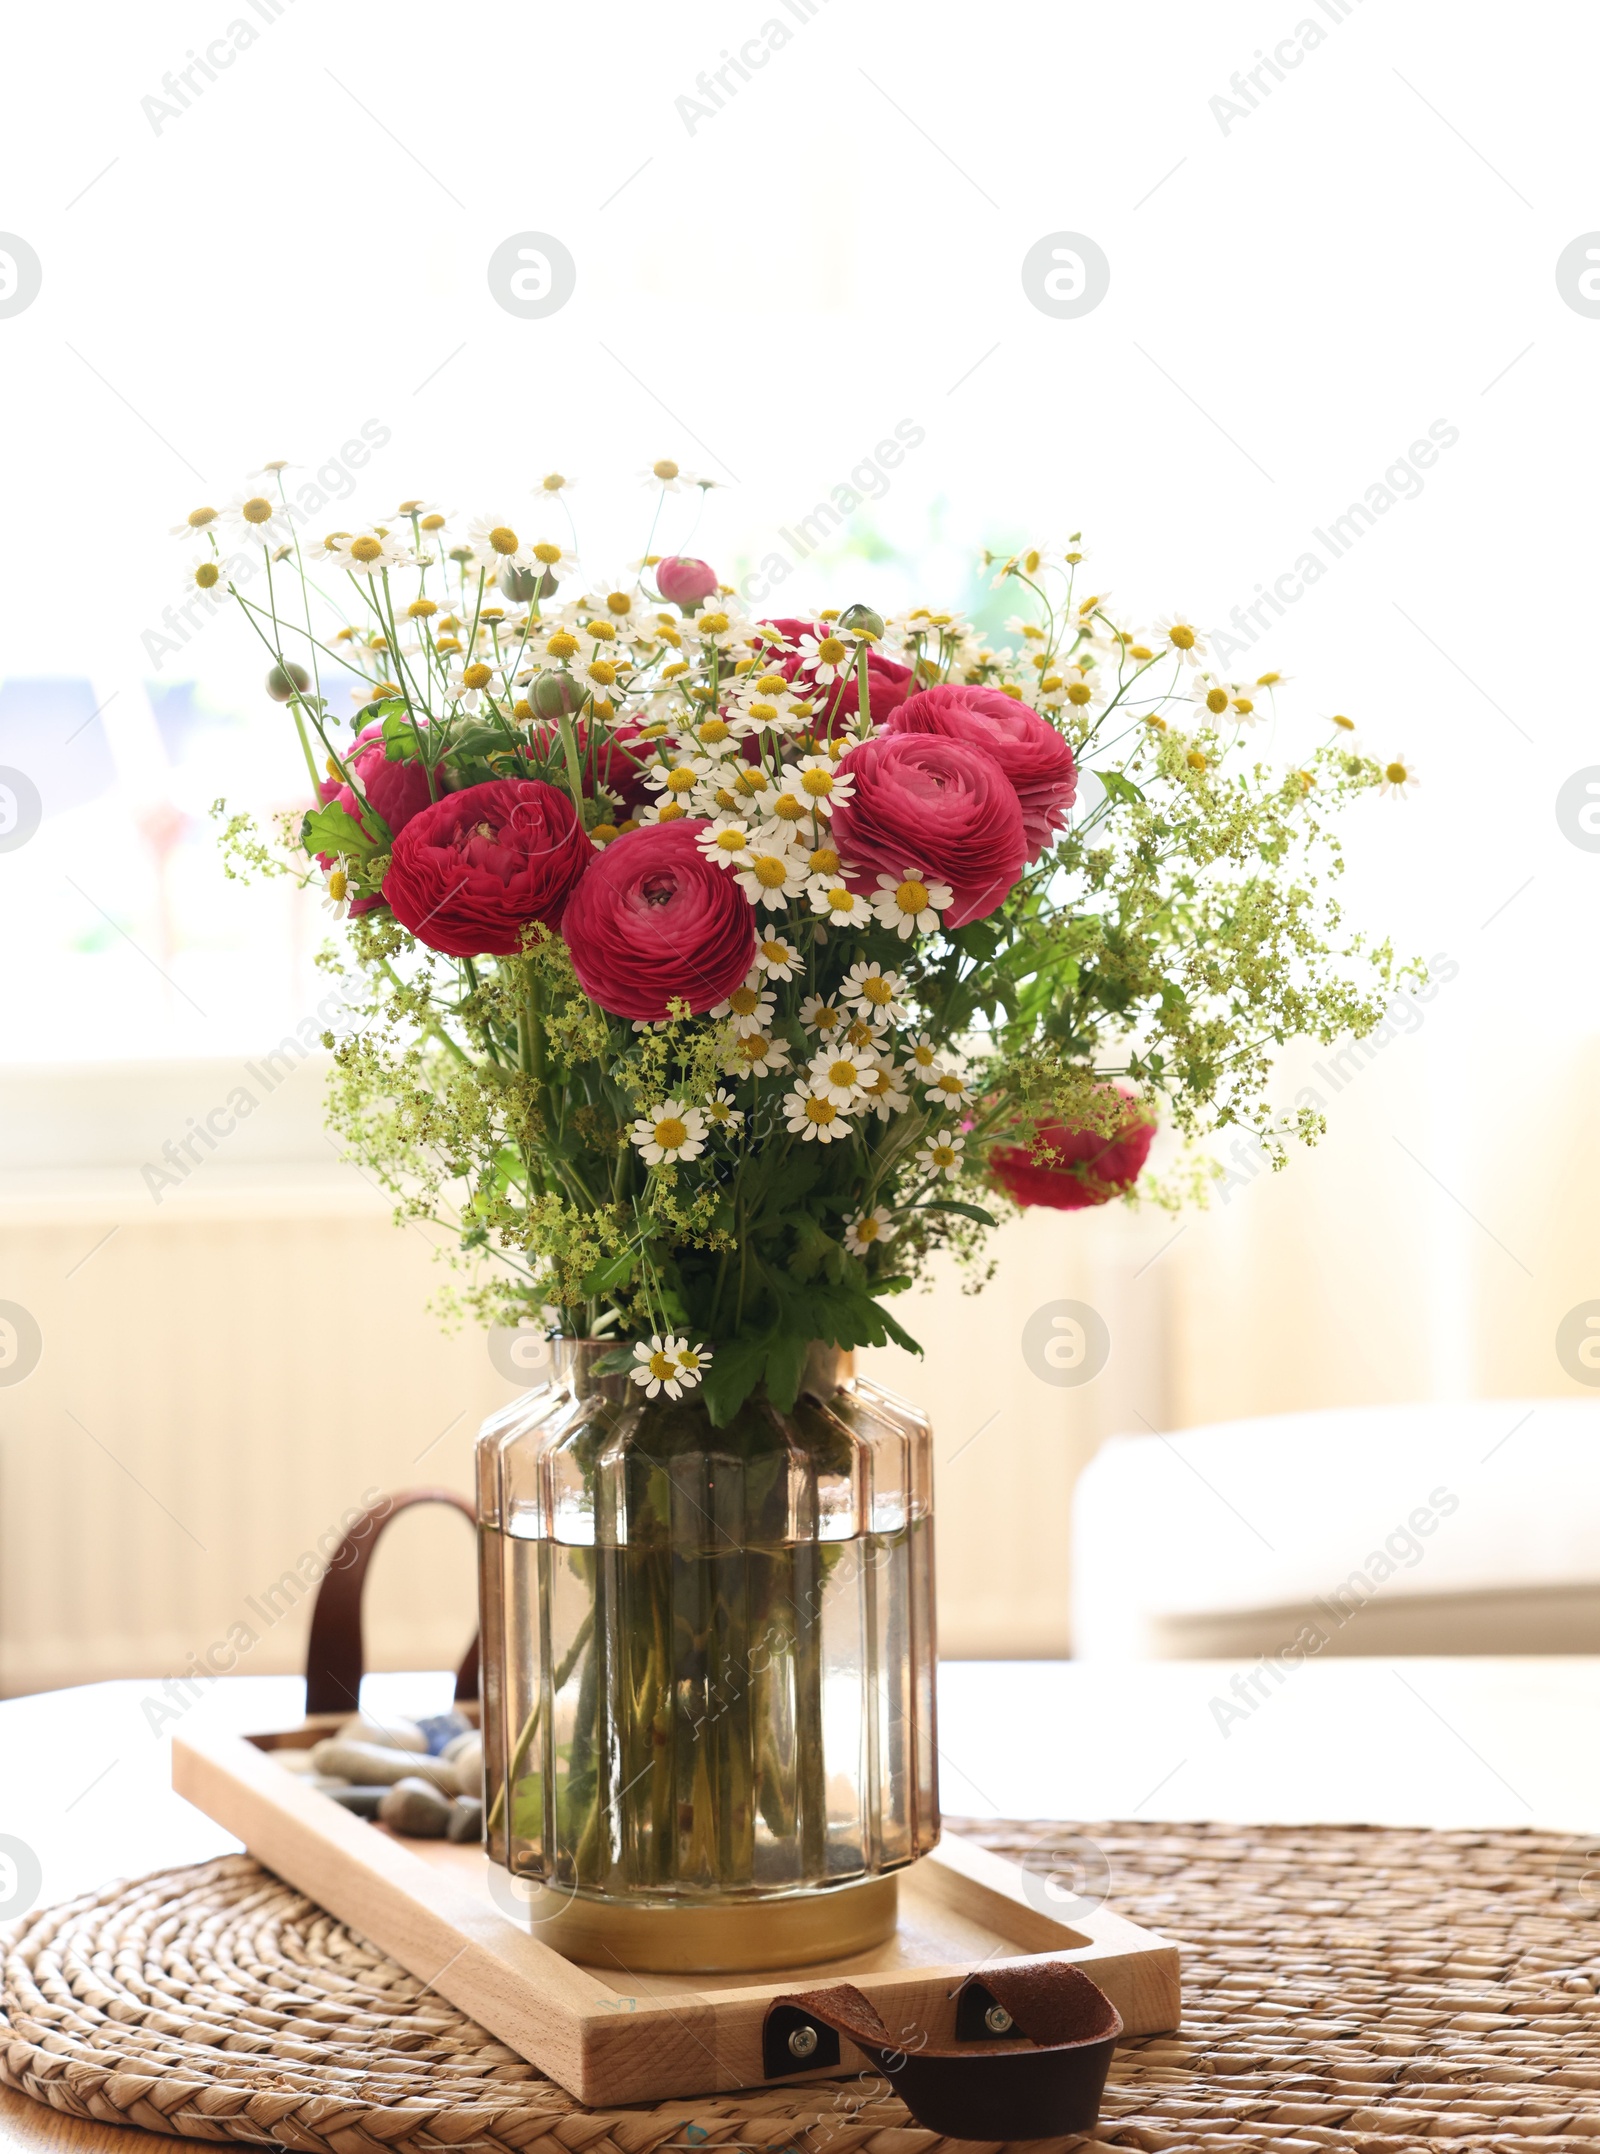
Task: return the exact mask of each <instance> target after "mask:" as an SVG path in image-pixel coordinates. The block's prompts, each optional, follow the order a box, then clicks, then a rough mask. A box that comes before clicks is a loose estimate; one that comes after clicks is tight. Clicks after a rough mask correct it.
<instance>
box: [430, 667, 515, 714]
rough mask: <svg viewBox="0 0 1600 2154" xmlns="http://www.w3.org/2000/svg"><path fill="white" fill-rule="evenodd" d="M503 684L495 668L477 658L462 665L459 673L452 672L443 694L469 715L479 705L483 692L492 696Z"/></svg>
mask: <svg viewBox="0 0 1600 2154" xmlns="http://www.w3.org/2000/svg"><path fill="white" fill-rule="evenodd" d="M504 685H505V683H504V678H503V676H502V675H501V674H500V673H499V672H498V671H497V670H496V668H495V667H493V666H486V665H484V664H483V662H482V661H481V660H479V661H477V662H475V663H474V664H472V665H470V666H463V667H462V669H461V671H460V672H459V673H453V674H452V675H451V676H450V678H449V680H448V681H446V683H445V694H446V695H447V696H448V697H449V698H450V700H451V702H452V703H454V704H455V705H456V706H457V707H458V708H459V709H461V710H464V711H466V712H468V713H469V715H470V714H471V713H473V712H475V711H477V710H478V709H479V708H480V707H481V705H482V703H483V699H484V696H485V694H488V695H489V696H491V697H493V696H494V695H496V694H498V693H500V692H501V691H502V690H503V688H504Z"/></svg>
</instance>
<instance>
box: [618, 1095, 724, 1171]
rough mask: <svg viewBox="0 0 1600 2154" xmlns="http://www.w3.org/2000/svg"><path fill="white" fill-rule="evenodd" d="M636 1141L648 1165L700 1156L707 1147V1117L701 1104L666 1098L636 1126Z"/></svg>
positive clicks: (634, 1136)
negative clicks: (692, 1104) (694, 1105)
mask: <svg viewBox="0 0 1600 2154" xmlns="http://www.w3.org/2000/svg"><path fill="white" fill-rule="evenodd" d="M632 1135H633V1142H634V1143H635V1144H636V1145H637V1146H638V1147H639V1151H640V1154H641V1156H642V1157H643V1159H644V1161H645V1164H646V1165H647V1166H651V1167H658V1166H661V1165H663V1164H664V1163H665V1164H670V1163H671V1162H672V1161H673V1160H678V1159H698V1158H699V1156H700V1154H701V1153H702V1152H703V1151H704V1150H705V1148H706V1118H705V1116H704V1115H703V1114H702V1113H701V1112H700V1109H699V1108H698V1107H686V1106H685V1105H684V1103H683V1101H682V1100H677V1099H664V1100H663V1101H662V1102H661V1104H660V1106H659V1107H656V1108H654V1109H653V1110H652V1111H651V1112H650V1113H649V1114H647V1115H645V1116H643V1117H642V1118H641V1119H640V1120H639V1121H637V1122H635V1123H634V1125H633V1132H632Z"/></svg>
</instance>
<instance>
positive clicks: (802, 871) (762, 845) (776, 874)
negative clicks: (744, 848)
mask: <svg viewBox="0 0 1600 2154" xmlns="http://www.w3.org/2000/svg"><path fill="white" fill-rule="evenodd" d="M734 873H735V875H736V876H737V877H738V881H739V887H740V889H741V890H743V892H744V894H745V896H746V897H747V898H748V899H749V900H750V902H751V904H752V905H757V906H760V905H765V906H768V907H769V908H770V909H772V910H773V911H777V910H778V909H779V908H780V907H782V906H785V905H787V904H788V902H789V900H790V899H791V898H792V897H795V896H797V895H798V894H799V892H800V891H801V890H802V889H804V887H805V881H806V864H805V861H804V859H803V858H802V857H801V856H800V855H799V854H798V853H796V852H793V851H792V850H791V849H790V846H789V834H788V832H787V830H786V829H785V828H784V826H783V824H781V823H770V824H768V825H767V826H766V828H765V829H763V830H762V831H761V832H760V834H759V835H757V836H752V837H751V839H750V844H749V849H748V852H747V855H746V858H745V862H744V865H743V866H742V867H738V868H736V869H735V870H734Z"/></svg>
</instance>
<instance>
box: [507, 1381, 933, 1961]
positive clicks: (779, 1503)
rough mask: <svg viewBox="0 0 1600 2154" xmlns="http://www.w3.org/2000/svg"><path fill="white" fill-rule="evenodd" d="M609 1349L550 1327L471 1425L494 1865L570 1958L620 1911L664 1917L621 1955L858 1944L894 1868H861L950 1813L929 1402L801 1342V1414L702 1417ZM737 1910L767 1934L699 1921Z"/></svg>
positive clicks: (765, 1951) (766, 1410) (636, 1931)
mask: <svg viewBox="0 0 1600 2154" xmlns="http://www.w3.org/2000/svg"><path fill="white" fill-rule="evenodd" d="M608 1352H610V1353H611V1354H612V1356H613V1358H614V1357H615V1349H614V1348H608V1347H606V1346H604V1345H592V1344H588V1343H584V1342H581V1341H580V1342H570V1341H556V1342H553V1344H552V1347H551V1368H550V1375H549V1378H548V1381H546V1382H544V1383H543V1384H540V1385H538V1386H537V1387H536V1388H534V1389H533V1390H531V1391H529V1392H526V1393H525V1394H524V1395H523V1396H522V1397H521V1398H519V1399H517V1400H515V1401H513V1403H512V1404H511V1405H510V1406H508V1407H506V1408H505V1409H504V1410H503V1411H502V1412H500V1413H498V1414H496V1415H495V1416H493V1417H492V1418H491V1419H490V1420H489V1421H488V1422H487V1423H486V1424H485V1425H484V1429H483V1432H482V1434H481V1435H480V1437H479V1439H478V1509H479V1536H480V1539H479V1547H480V1573H479V1577H480V1594H481V1603H482V1619H483V1660H484V1686H483V1695H484V1720H485V1746H484V1747H485V1770H486V1780H487V1794H488V1805H489V1818H488V1827H489V1831H488V1839H489V1854H490V1859H491V1860H492V1861H494V1862H497V1863H501V1864H503V1865H504V1866H505V1867H506V1868H507V1869H508V1870H509V1871H510V1872H511V1873H512V1874H513V1876H515V1877H517V1878H524V1879H538V1880H542V1881H544V1883H545V1885H546V1886H548V1887H552V1888H555V1889H556V1891H557V1894H558V1897H559V1899H560V1901H561V1904H562V1906H563V1907H564V1908H565V1909H566V1910H567V1915H566V1927H567V1929H568V1930H571V1929H572V1928H573V1926H574V1925H577V1928H578V1930H580V1931H582V1932H583V1935H581V1936H579V1938H578V1944H577V1950H578V1952H579V1953H580V1954H581V1951H582V1949H583V1944H584V1937H589V1938H590V1941H593V1938H594V1937H595V1936H603V1935H604V1934H605V1933H604V1929H603V1918H604V1916H605V1912H606V1910H607V1909H608V1908H610V1909H617V1908H621V1909H624V1910H628V1909H631V1910H635V1911H643V1910H649V1911H651V1913H652V1914H653V1915H654V1916H655V1917H656V1918H657V1919H655V1921H654V1922H653V1924H651V1923H645V1924H643V1925H640V1924H637V1923H636V1924H635V1925H634V1927H633V1928H632V1929H631V1930H630V1931H629V1932H628V1943H629V1946H630V1949H631V1950H632V1952H633V1953H634V1954H635V1958H634V1959H633V1961H632V1962H630V1963H631V1964H638V1965H644V1964H648V1963H651V1960H652V1956H654V1964H658V1965H669V1964H670V1965H676V1966H690V1965H695V1964H704V1965H711V1966H717V1965H720V1966H734V1965H743V1964H749V1965H780V1964H784V1963H785V1962H786V1961H788V1962H791V1963H792V1962H793V1961H794V1960H795V1959H796V1957H800V1958H803V1957H805V1956H807V1955H808V1954H809V1955H810V1956H812V1957H825V1956H827V1954H828V1952H829V1951H830V1950H833V1949H836V1948H839V1947H840V1946H841V1945H842V1946H846V1947H851V1946H854V1945H856V1944H859V1942H861V1941H862V1940H863V1939H867V1938H868V1933H869V1932H870V1933H871V1934H873V1935H877V1934H881V1933H882V1932H883V1930H884V1929H885V1928H886V1927H892V1924H893V1919H894V1910H893V1887H892V1885H887V1886H885V1885H882V1884H880V1885H879V1886H878V1888H877V1890H876V1893H875V1895H874V1896H873V1898H872V1901H871V1907H870V1909H869V1906H868V1902H867V1900H866V1899H865V1898H863V1897H860V1896H852V1895H853V1888H859V1887H863V1886H869V1885H871V1884H872V1882H873V1881H874V1880H886V1879H888V1878H890V1877H891V1876H892V1873H893V1872H895V1871H896V1870H898V1869H900V1868H903V1867H904V1866H905V1865H906V1864H908V1863H910V1862H912V1861H914V1860H915V1859H916V1857H917V1856H919V1855H922V1854H925V1853H926V1852H927V1850H928V1849H929V1848H930V1847H932V1846H933V1844H934V1842H935V1841H936V1840H937V1838H938V1834H939V1811H938V1791H937V1778H936V1769H935V1747H934V1650H935V1648H934V1614H933V1546H932V1533H933V1519H932V1490H931V1480H932V1476H931V1444H930V1437H929V1430H928V1425H927V1423H926V1421H925V1420H923V1419H922V1417H921V1416H920V1415H919V1414H917V1413H916V1411H915V1410H914V1409H913V1408H911V1407H909V1406H907V1405H906V1404H905V1403H904V1402H903V1401H901V1400H898V1399H896V1398H894V1397H892V1396H891V1395H890V1394H888V1393H887V1392H884V1391H880V1390H879V1389H878V1388H877V1386H876V1385H874V1384H871V1383H868V1382H866V1381H865V1380H863V1379H862V1378H859V1377H854V1376H845V1375H843V1374H842V1372H841V1366H840V1359H839V1357H838V1356H837V1355H836V1354H832V1353H828V1352H825V1351H822V1350H814V1351H813V1353H812V1355H811V1356H810V1359H809V1361H808V1365H807V1371H806V1379H805V1382H804V1384H803V1386H802V1389H801V1393H800V1397H799V1398H798V1400H797V1401H796V1403H795V1405H794V1407H793V1408H792V1409H790V1410H789V1411H787V1412H779V1411H778V1410H776V1409H775V1408H774V1407H773V1406H772V1405H771V1404H770V1403H769V1402H767V1401H766V1400H765V1398H764V1397H762V1396H761V1395H759V1394H758V1395H757V1396H756V1397H754V1398H752V1399H751V1400H750V1401H749V1402H747V1404H746V1405H745V1406H744V1407H743V1408H742V1409H741V1410H740V1412H739V1413H738V1414H737V1415H736V1416H735V1417H734V1419H733V1420H732V1422H731V1423H730V1424H729V1426H728V1427H726V1428H722V1429H716V1428H713V1427H712V1425H711V1421H710V1417H709V1415H708V1414H707V1412H706V1409H705V1405H704V1403H703V1400H702V1399H701V1397H700V1395H699V1394H698V1393H697V1392H689V1393H686V1394H685V1395H684V1396H683V1397H682V1398H680V1399H677V1400H671V1399H668V1398H667V1397H666V1396H665V1395H662V1396H660V1397H657V1398H655V1399H647V1398H645V1396H644V1395H643V1393H642V1391H641V1390H640V1388H639V1387H638V1386H637V1385H636V1384H634V1383H632V1382H631V1381H630V1380H629V1379H628V1377H627V1376H626V1375H601V1374H599V1373H598V1371H597V1368H596V1364H597V1363H598V1362H599V1361H600V1360H601V1359H602V1357H603V1356H604V1355H606V1354H607V1353H608ZM820 1896H826V1897H827V1899H828V1900H829V1901H834V1900H835V1899H836V1901H837V1905H836V1907H835V1908H834V1910H833V1916H832V1917H830V1915H829V1912H828V1910H827V1909H826V1908H819V1907H818V1906H817V1905H816V1904H815V1903H817V1902H818V1901H819V1897H820ZM545 1897H546V1899H548V1897H549V1896H548V1894H547V1895H546V1896H545ZM797 1899H804V1900H806V1901H807V1902H810V1903H813V1904H812V1905H811V1907H810V1909H809V1911H808V1912H807V1913H806V1915H805V1916H804V1918H803V1919H800V1920H799V1921H798V1922H797V1923H794V1924H791V1926H790V1930H789V1931H785V1929H784V1927H783V1924H782V1920H781V1906H782V1904H783V1903H793V1902H794V1901H796V1900H797ZM738 1908H742V1909H744V1910H745V1911H746V1913H747V1914H748V1913H749V1912H750V1911H753V1910H754V1911H759V1912H761V1914H762V1916H763V1928H762V1931H761V1933H760V1937H759V1938H756V1937H755V1933H754V1932H752V1930H751V1927H750V1925H749V1923H748V1922H746V1923H745V1924H744V1926H743V1928H742V1930H741V1929H740V1928H739V1926H738V1925H737V1924H730V1923H729V1922H727V1921H724V1922H722V1923H721V1924H720V1926H719V1925H718V1924H717V1923H715V1922H711V1923H709V1924H708V1922H707V1920H706V1917H707V1916H708V1915H709V1914H711V1913H713V1912H715V1911H717V1910H730V1909H738ZM672 1910H678V1911H679V1912H684V1911H689V1910H694V1911H696V1913H697V1915H698V1917H699V1918H700V1919H699V1921H698V1925H697V1927H696V1928H695V1930H694V1936H695V1937H696V1938H698V1939H699V1940H700V1942H699V1943H698V1944H695V1943H690V1942H685V1940H686V1939H688V1938H689V1937H690V1930H689V1929H688V1928H687V1927H686V1926H685V1925H684V1924H682V1923H678V1924H673V1923H672V1922H671V1921H670V1920H669V1921H666V1922H663V1921H662V1920H660V1919H659V1918H660V1916H661V1915H662V1914H663V1913H668V1914H670V1911H672ZM775 1916H778V1917H779V1918H780V1919H779V1920H778V1926H777V1927H776V1928H774V1926H773V1918H774V1917H775ZM835 1918H836V1919H835ZM585 1924H587V1928H585V1927H584V1926H585ZM597 1924H599V1925H600V1927H599V1928H598V1929H597V1928H596V1925H597ZM791 1932H792V1935H791ZM652 1936H653V1937H655V1938H656V1939H658V1940H667V1942H666V1943H665V1945H664V1946H663V1947H662V1948H661V1949H662V1950H664V1952H665V1957H664V1958H663V1957H662V1956H661V1953H660V1951H658V1948H657V1946H655V1945H652V1944H650V1943H649V1942H648V1938H649V1937H652ZM786 1936H788V1937H789V1938H790V1944H789V1945H788V1946H786V1945H785V1943H784V1939H785V1937H786ZM741 1937H742V1938H743V1939H744V1940H745V1942H744V1943H742V1944H741V1943H740V1942H739V1939H740V1938H741ZM806 1939H810V1940H811V1941H812V1943H814V1944H815V1945H816V1947H817V1949H816V1950H815V1951H812V1949H811V1944H808V1943H806V1942H805V1941H804V1940H806ZM552 1941H555V1942H558V1943H561V1942H562V1940H561V1938H560V1937H559V1936H557V1937H554V1938H553V1939H552ZM752 1941H753V1949H752ZM562 1949H570V1947H569V1945H568V1944H566V1943H563V1944H562ZM763 1955H765V1956H763Z"/></svg>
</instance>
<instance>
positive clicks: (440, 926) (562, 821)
mask: <svg viewBox="0 0 1600 2154" xmlns="http://www.w3.org/2000/svg"><path fill="white" fill-rule="evenodd" d="M594 857H595V853H594V847H593V846H592V845H591V844H590V842H589V838H588V835H587V833H586V832H585V830H584V828H583V825H582V824H581V823H580V822H579V821H578V817H577V812H576V810H575V809H574V808H573V805H572V802H571V801H570V800H569V799H568V798H567V796H566V794H565V793H563V792H559V791H558V790H557V789H556V787H555V786H553V785H546V784H544V783H543V781H542V780H540V779H538V778H493V779H491V780H489V782H488V783H487V784H485V785H469V786H466V787H464V788H463V789H462V791H460V792H459V793H450V794H447V795H446V796H445V798H444V799H443V800H436V801H435V802H434V803H433V805H432V807H429V808H424V809H423V810H422V812H421V814H420V815H414V816H413V817H412V818H411V820H410V821H409V822H408V823H407V824H406V827H405V829H404V830H402V831H401V833H400V835H399V837H398V838H396V840H395V843H394V852H393V854H392V855H391V856H390V860H389V871H388V873H387V874H386V875H385V877H384V879H383V894H384V897H385V898H386V899H387V901H388V904H389V909H390V911H391V912H392V913H393V914H394V916H395V918H396V919H397V920H398V921H399V922H400V924H401V926H402V927H408V928H410V930H411V932H412V934H413V935H415V936H416V938H417V940H418V942H425V943H426V944H427V945H428V947H429V949H430V950H443V951H446V952H447V953H448V954H449V955H450V956H452V957H509V956H511V955H512V954H513V953H514V952H516V951H518V950H520V949H521V948H522V931H523V929H524V928H525V927H526V926H527V925H528V924H529V922H530V921H533V920H542V921H544V922H545V923H546V924H547V925H548V926H552V927H553V926H554V925H555V924H556V923H557V921H559V919H560V918H561V913H562V908H563V907H564V906H565V905H566V903H567V901H568V898H569V896H570V895H571V892H572V890H573V888H574V886H575V885H576V884H577V883H578V882H579V880H580V878H581V877H582V875H583V874H584V872H585V870H586V869H587V868H588V866H589V863H590V861H591V860H593V859H594Z"/></svg>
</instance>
